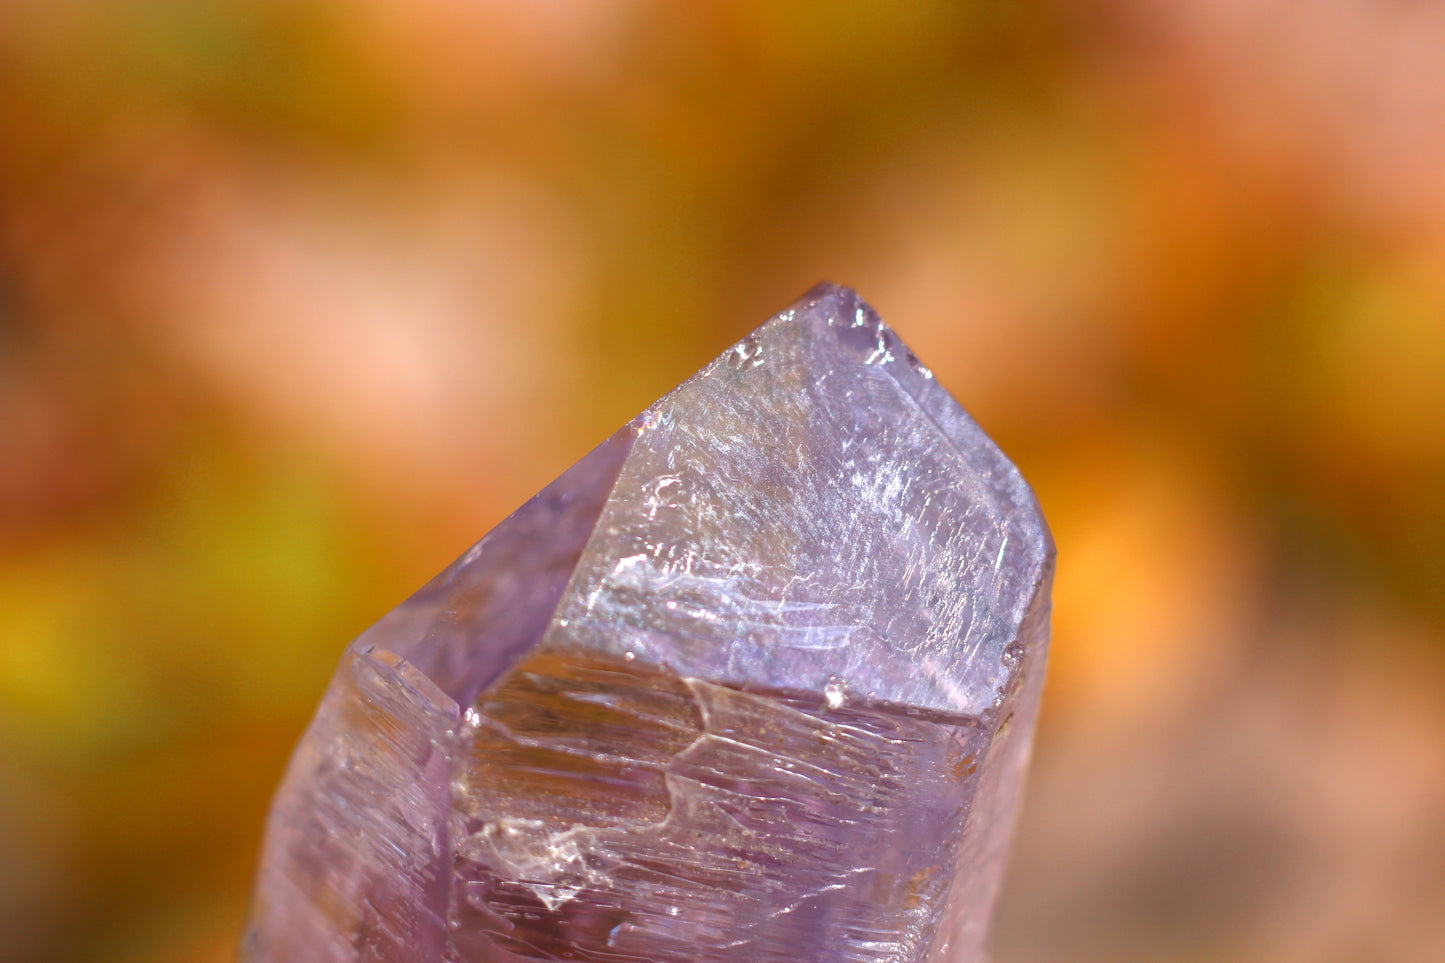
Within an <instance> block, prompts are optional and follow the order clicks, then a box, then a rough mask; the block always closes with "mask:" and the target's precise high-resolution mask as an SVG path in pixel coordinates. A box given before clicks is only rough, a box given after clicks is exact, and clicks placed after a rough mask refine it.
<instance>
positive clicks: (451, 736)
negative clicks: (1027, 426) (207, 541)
mask: <svg viewBox="0 0 1445 963" xmlns="http://www.w3.org/2000/svg"><path fill="white" fill-rule="evenodd" d="M1052 572H1053V544H1052V541H1051V540H1050V537H1049V533H1048V528H1047V526H1046V525H1045V523H1044V520H1043V516H1042V515H1041V514H1040V512H1039V509H1038V505H1037V503H1036V502H1035V500H1034V497H1033V494H1032V492H1031V491H1030V490H1029V488H1028V486H1027V485H1026V484H1025V483H1024V481H1023V480H1022V478H1020V476H1019V474H1018V472H1017V470H1016V469H1015V468H1014V467H1013V466H1012V465H1011V464H1010V463H1009V462H1008V460H1007V459H1006V458H1004V456H1003V455H1002V453H1000V452H999V450H998V449H997V448H996V447H995V446H994V444H993V443H992V442H991V441H989V439H988V438H987V437H986V436H985V435H984V434H983V432H982V431H981V430H980V429H979V428H978V426H977V425H976V424H975V423H974V422H973V421H972V419H970V418H969V417H968V415H967V414H966V413H965V412H964V411H963V409H962V408H960V407H959V405H958V403H957V402H955V401H954V400H953V398H952V397H951V396H950V395H949V394H948V393H947V392H946V391H945V390H944V389H943V388H942V387H941V386H940V385H939V384H938V383H937V382H936V381H935V380H934V379H933V376H932V375H931V374H930V373H929V371H928V370H927V369H926V368H924V367H923V366H922V365H920V364H919V363H918V361H917V359H916V358H915V357H914V356H913V353H912V352H911V351H909V350H908V348H907V347H906V346H904V345H903V344H902V342H901V341H899V339H898V338H897V336H896V335H895V334H894V333H893V332H892V331H891V330H890V329H889V328H888V327H887V326H885V325H884V324H883V323H882V321H880V320H879V318H878V316H877V315H876V314H875V313H874V312H873V310H872V309H871V308H869V307H868V306H867V305H866V304H864V303H863V301H862V300H861V299H859V298H858V296H857V295H856V294H854V293H853V292H852V291H850V290H848V289H846V288H840V287H835V286H831V285H823V286H820V287H819V288H816V289H815V290H813V291H812V292H810V293H809V294H808V295H806V296H805V297H804V298H803V299H802V300H801V301H799V302H798V303H797V304H795V305H794V306H793V307H791V308H789V309H788V310H786V311H784V312H783V313H782V314H779V315H778V316H777V317H775V318H773V319H772V320H770V321H768V322H767V323H766V324H764V325H763V326H762V327H760V328H758V329H757V330H756V331H755V332H753V333H752V334H750V335H748V336H747V337H746V338H744V339H743V340H742V341H740V342H739V343H738V344H737V345H735V346H734V347H733V348H731V349H730V350H728V351H727V352H725V353H724V354H723V355H722V356H721V357H720V358H718V359H717V360H716V361H714V362H713V363H712V364H710V365H709V366H708V367H706V368H704V369H703V370H702V371H701V372H699V373H698V374H697V375H696V376H695V377H693V378H692V379H691V380H689V381H687V382H686V383H684V384H683V385H681V386H680V387H678V388H677V389H676V390H674V391H673V392H672V393H670V394H668V395H667V396H666V397H664V398H663V399H662V400H660V401H659V402H657V403H656V404H655V405H653V406H652V407H651V408H649V409H648V410H647V411H646V412H644V413H643V414H642V415H641V416H639V417H638V418H637V419H635V420H634V421H633V422H631V423H630V424H628V425H627V426H625V427H624V428H623V429H622V430H621V431H619V432H618V433H617V434H616V435H614V436H613V437H612V438H611V439H609V440H608V441H607V442H605V443H604V444H603V445H602V446H600V447H599V448H597V449H596V450H594V451H593V452H592V453H591V454H589V455H588V456H587V457H586V458H584V459H583V460H582V461H580V462H578V463H577V464H576V465H575V466H574V467H573V468H572V469H571V470H570V471H568V472H567V473H566V474H564V475H563V476H562V477H561V478H559V479H557V481H555V482H553V483H552V484H551V485H550V486H548V487H547V488H546V489H545V490H544V491H543V492H542V493H541V494H539V495H537V496H536V497H535V498H534V499H532V501H530V502H528V503H527V504H526V505H525V506H523V507H522V508H521V509H520V510H518V511H517V512H516V513H515V514H513V515H512V516H511V517H510V518H508V519H507V520H506V521H504V522H503V523H502V524H501V525H499V526H498V527H497V528H496V529H494V530H493V531H492V532H491V533H490V534H488V535H487V536H486V537H485V538H484V539H482V541H481V542H479V543H477V545H476V546H474V547H473V548H472V549H471V550H470V551H468V552H467V553H466V554H465V555H463V556H462V557H461V558H460V559H458V560H457V561H456V562H455V563H453V565H452V566H451V567H450V568H448V569H447V570H446V571H445V572H443V573H442V574H441V575H440V576H438V577H437V578H436V579H434V580H433V581H432V582H431V583H430V584H429V585H427V586H426V587H425V588H423V589H422V590H421V591H420V592H418V593H417V594H416V595H415V596H413V597H412V598H411V599H409V600H408V601H406V602H405V603H403V604H402V605H401V606H400V607H399V608H397V609H396V610H395V611H394V612H392V613H391V614H390V615H388V616H386V618H384V619H382V620H381V622H379V623H378V624H377V625H376V626H375V627H373V628H372V629H370V630H369V631H368V632H366V633H365V634H364V635H362V636H361V637H360V638H359V639H357V640H356V642H355V643H353V644H352V646H351V648H350V649H349V650H348V651H347V653H346V656H345V657H344V658H343V660H342V664H341V668H340V669H339V670H338V672H337V675H336V679H335V680H334V681H333V683H332V686H331V689H330V691H329V692H328V693H327V695H326V698H325V699H324V700H323V702H322V705H321V708H320V710H319V712H318V713H317V717H316V720H315V721H314V722H313V723H312V725H311V728H310V729H309V730H308V732H307V733H306V736H305V737H304V739H303V740H302V743H301V745H300V747H299V748H298V750H297V752H296V756H295V758H294V759H293V760H292V763H291V766H290V769H289V770H288V772H287V775H286V778H285V781H284V782H283V784H282V786H281V790H280V792H279V794H278V796H277V799H276V802H275V805H274V807H273V810H272V813H271V821H270V824H269V827H268V831H267V837H266V845H265V850H264V853H263V856H262V864H261V872H260V878H259V882H258V887H257V894H256V900H255V906H254V909H253V914H252V920H251V925H250V929H249V932H248V934H247V937H246V941H245V944H244V946H243V948H242V958H243V960H245V961H248V963H303V961H304V963H352V961H358V963H359V961H366V963H442V961H446V963H502V961H517V963H521V961H534V960H584V961H597V963H644V961H649V963H663V961H679V963H681V961H688V963H695V961H723V960H728V961H734V960H736V959H738V958H739V954H746V955H747V956H748V957H750V958H751V959H754V960H757V961H759V963H772V961H788V963H810V961H816V963H854V961H858V963H862V961H879V963H882V961H897V963H924V961H928V963H970V961H975V960H981V959H982V958H983V948H984V941H985V938H986V935H987V923H988V916H989V910H990V907H991V905H992V903H993V899H994V894H995V891H996V889H997V886H998V882H999V877H1000V873H1001V870H1002V866H1003V861H1004V856H1005V851H1006V847H1007V842H1008V835H1009V829H1010V824H1011V821H1012V816H1013V811H1014V809H1015V806H1016V802H1017V798H1018V793H1019V787H1020V783H1021V780H1022V775H1023V769H1024V766H1025V764H1026V762H1027V757H1028V751H1029V744H1030V741H1031V737H1032V730H1033V720H1034V717H1035V715H1036V712H1037V706H1038V698H1039V690H1040V686H1041V684H1042V680H1043V668H1044V658H1045V655H1046V650H1047V647H1048V618H1049V585H1050V581H1051V578H1052Z"/></svg>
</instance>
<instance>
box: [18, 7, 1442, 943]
mask: <svg viewBox="0 0 1445 963" xmlns="http://www.w3.org/2000/svg"><path fill="white" fill-rule="evenodd" d="M823 278H829V279H833V280H836V281H840V282H844V283H848V284H851V285H853V286H855V287H857V288H858V289H859V290H860V291H861V292H862V293H863V294H864V296H865V297H867V298H868V299H869V300H871V301H872V302H873V303H874V304H875V305H876V306H877V307H878V308H879V310H880V311H881V312H882V314H883V315H884V317H886V318H887V319H889V320H890V321H891V322H892V323H893V325H894V326H895V327H896V328H897V329H898V330H899V331H900V333H901V334H902V335H903V337H904V338H905V339H906V340H908V341H909V342H910V343H911V344H912V345H913V346H914V347H915V348H916V349H917V351H918V354H919V355H920V356H922V358H923V359H924V360H925V361H926V362H927V363H928V364H929V365H930V366H932V368H933V369H934V370H935V371H936V372H937V374H938V376H939V378H940V379H941V380H942V381H943V382H944V384H946V385H947V386H948V387H949V388H950V389H951V390H952V391H953V392H954V393H955V394H956V395H957V396H958V397H959V399H960V400H961V401H963V403H964V404H965V405H966V406H967V407H969V408H970V409H971V410H972V411H973V413H974V414H975V415H976V417H977V418H978V420H979V421H980V422H981V423H982V424H983V425H984V427H985V428H986V429H987V430H988V431H989V432H990V433H992V434H993V435H994V437H995V438H996V439H998V440H999V442H1000V443H1001V444H1002V445H1003V447H1004V448H1005V450H1007V451H1008V452H1009V453H1010V454H1011V455H1012V456H1013V457H1014V458H1015V460H1016V461H1017V462H1018V463H1019V464H1020V465H1021V467H1022V468H1023V470H1024V472H1025V474H1026V475H1027V476H1028V477H1029V478H1030V479H1031V480H1032V481H1033V483H1034V484H1035V486H1036V488H1037V490H1038V492H1039V495H1040V498H1041V500H1042V502H1043V505H1044V507H1045V510H1046V512H1047V513H1048V515H1049V518H1050V520H1051V522H1052V524H1053V526H1054V530H1055V535H1056V538H1057V540H1058V545H1059V561H1060V564H1059V571H1058V582H1057V587H1056V595H1055V600H1056V608H1055V612H1056V619H1055V643H1054V645H1055V647H1054V655H1053V660H1052V666H1051V669H1050V678H1049V685H1048V692H1047V695H1046V700H1045V709H1044V718H1043V722H1042V729H1041V734H1040V739H1039V745H1038V751H1037V758H1036V766H1035V769H1034V772H1033V776H1032V782H1031V787H1030V795H1029V798H1028V805H1027V808H1026V811H1025V814H1024V818H1023V822H1022V826H1021V829H1020V835H1019V839H1018V846H1017V850H1016V859H1015V865H1014V868H1013V871H1012V875H1011V876H1010V878H1009V881H1008V888H1007V892H1006V894H1005V897H1004V899H1003V905H1002V908H1001V914H1000V919H999V926H998V933H997V961H998V963H1026V961H1027V963H1061V961H1081V963H1093V961H1099V963H1103V961H1109V963H1119V961H1124V963H1130V961H1271V963H1293V961H1300V963H1304V961H1310V963H1316V961H1349V963H1355V961H1381V960H1403V961H1417V960H1418V961H1439V960H1442V959H1445V912H1442V907H1445V748H1442V741H1445V739H1442V737H1445V594H1442V591H1441V573H1442V570H1445V569H1442V565H1445V7H1442V6H1441V5H1440V4H1435V3H1429V2H1418V0H1417V2H1406V0H1392V2H1384V0H1317V2H1314V3H1310V4H1301V3H1292V2H1286V0H1168V2H1149V0H1105V2H1093V3H1085V2H1081V0H1026V2H1020V3H994V2H981V0H970V2H960V0H938V2H928V0H901V2H900V0H892V2H887V3H883V2H874V3H868V2H861V0H831V2H818V0H809V2H794V3H785V4H775V3H763V2H750V0H744V2H694V3H687V4H678V3H669V2H664V0H528V2H520V0H518V2H506V0H353V2H350V3H341V2H334V0H284V2H283V0H276V2H262V0H255V2H245V0H195V2H185V3H181V2H159V0H48V2H45V3H33V2H26V0H0V956H3V957H4V959H5V960H7V961H13V963H54V961H66V963H69V961H100V960H104V961H117V963H171V961H175V963H181V961H187V963H189V961H201V963H207V961H218V963H219V961H227V960H230V959H231V955H232V953H233V948H234V945H235V942H236V940H237V937H238V934H239V930H240V926H241V922H242V919H243V916H244V913H245V907H246V901H247V890H248V887H249V885H250V881H251V873H252V870H253V865H254V859H255V854H256V851H257V845H258V841H259V837H260V833H261V828H262V823H263V819H264V816H265V811H266V807H267V804H268V799H269V795H270V793H271V791H272V789H273V788H274V786H275V784H276V782H277V779H278V778H279V776H280V773H281V770H282V767H283V765H284V763H285V761H286V757H287V754H288V753H289V751H290V749H291V747H292V745H293V744H294V742H295V740H296V738H297V737H298V735H299V733H300V731H301V729H302V727H303V726H304V725H305V723H306V721H307V719H308V718H309V715H310V713H311V711H312V709H313V707H314V706H315V704H316V701H317V699H318V698H319V696H320V694H321V692H322V691H323V689H324V687H325V685H326V682H327V680H328V678H329V676H330V673H331V671H332V668H333V667H334V664H335V661H336V659H337V657H338V656H339V654H340V652H341V650H342V648H343V647H344V646H345V645H346V643H347V642H348V641H349V640H350V639H351V638H352V637H353V636H355V635H356V634H357V633H358V632H360V631H361V630H362V629H364V628H365V627H366V626H367V625H368V624H370V623H371V622H372V621H373V620H375V619H376V618H378V617H379V616H381V615H382V614H383V613H384V612H386V611H387V610H388V609H390V608H391V607H392V606H394V605H395V604H396V603H398V602H399V601H400V600H401V599H402V598H403V597H405V596H406V595H407V594H409V592H410V591H411V590H412V589H414V588H416V587H417V586H419V585H420V584H421V583H422V582H423V581H424V580H426V579H427V578H429V577H430V576H431V575H432V574H434V573H435V572H436V571H437V570H439V569H440V568H441V567H442V566H444V565H445V564H446V563H447V562H449V561H450V560H451V559H452V558H453V557H454V556H456V555H457V554H459V553H460V552H461V551H462V550H463V549H465V548H466V547H467V545H468V544H470V543H471V542H472V541H473V540H475V539H476V538H477V537H479V536H480V535H481V534H482V533H484V532H485V531H486V530H487V529H488V528H489V527H491V526H492V525H493V524H494V523H495V522H497V521H498V520H500V519H501V518H502V517H503V516H504V515H505V514H507V513H508V512H509V511H510V510H511V509H513V508H514V507H515V506H516V505H518V504H519V503H520V502H521V501H522V500H524V499H525V498H526V497H527V496H528V495H530V494H531V493H532V492H534V491H535V490H537V489H538V488H540V487H541V486H542V485H544V484H545V483H546V482H547V481H548V480H550V479H551V478H552V477H553V476H554V475H556V474H557V473H559V472H560V471H561V470H562V469H564V468H565V467H566V466H567V465H569V464H570V463H571V462H572V461H574V460H575V459H576V458H578V457H579V456H580V455H581V454H582V453H584V452H585V451H587V450H588V449H589V448H590V447H591V446H592V445H593V444H595V443H596V442H598V441H599V440H600V439H602V438H603V437H604V436H605V435H606V434H608V433H609V432H610V431H611V430H612V429H613V428H615V427H616V426H617V425H619V424H620V423H622V422H623V421H624V420H626V419H628V418H630V417H631V416H632V415H634V414H635V413H636V412H637V411H639V410H640V409H641V408H643V407H644V406H645V405H647V404H648V403H650V402H651V401H652V400H653V399H654V398H656V397H657V396H658V395H660V394H661V393H662V392H664V391H665V390H667V389H668V388H669V387H671V386H672V385H673V384H674V383H676V382H677V381H679V380H681V379H682V378H684V377H685V376H687V375H688V374H690V373H691V372H692V371H693V370H694V369H695V368H697V367H698V366H699V365H700V364H702V363H704V362H705V361H707V360H708V359H710V358H711V357H712V356H713V355H715V354H716V353H718V352H719V351H720V350H721V349H722V348H723V347H724V346H726V345H727V344H729V343H730V342H731V341H732V340H733V339H734V338H736V337H738V336H740V335H741V334H743V333H744V332H745V331H746V330H748V329H749V328H751V327H752V326H754V325H755V324H757V323H758V322H760V321H761V320H763V319H764V318H765V317H767V316H768V315H770V314H771V313H773V312H774V311H776V310H778V309H780V308H782V307H783V306H784V305H786V304H787V303H788V302H789V301H791V300H792V299H793V298H794V297H795V296H796V295H798V294H800V293H801V292H802V291H804V290H805V289H807V288H808V287H810V286H811V285H813V284H814V283H815V282H816V281H818V280H821V279H823Z"/></svg>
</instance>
